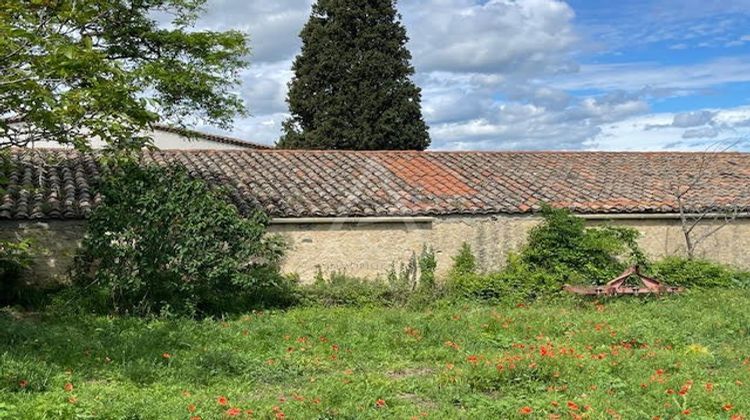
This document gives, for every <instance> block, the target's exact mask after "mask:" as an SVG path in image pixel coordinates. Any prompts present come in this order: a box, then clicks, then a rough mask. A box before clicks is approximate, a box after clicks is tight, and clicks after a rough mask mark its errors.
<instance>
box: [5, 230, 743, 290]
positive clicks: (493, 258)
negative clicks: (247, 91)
mask: <svg viewBox="0 0 750 420" xmlns="http://www.w3.org/2000/svg"><path fill="white" fill-rule="evenodd" d="M538 222H539V218H536V217H528V216H476V217H439V218H435V219H433V220H432V221H431V222H419V223H417V222H398V223H393V222H391V223H372V222H356V223H350V222H349V223H306V224H305V223H293V224H287V223H285V224H273V225H271V227H270V231H271V232H273V233H278V234H280V235H282V236H283V237H284V238H286V240H287V241H288V243H289V246H290V249H289V251H288V252H287V255H286V257H285V260H284V265H283V270H284V271H285V272H289V273H297V274H299V275H300V278H301V279H302V280H303V281H305V282H310V281H312V280H313V279H314V277H315V274H316V273H317V272H318V271H319V270H320V271H322V272H323V273H325V274H328V273H331V272H345V273H347V274H350V275H355V276H361V277H369V278H376V277H384V276H385V275H386V274H387V272H388V270H389V269H390V268H391V266H395V267H396V268H398V266H399V264H401V263H402V262H407V261H408V260H409V258H410V257H411V255H412V252H414V253H416V254H417V255H418V254H419V252H420V251H421V250H422V247H423V245H424V244H428V245H431V246H432V247H433V249H434V250H435V253H436V257H437V263H438V265H437V274H438V277H441V276H445V274H446V273H447V272H448V270H449V269H450V267H451V264H452V257H453V256H455V255H456V254H457V253H458V250H459V248H460V247H461V244H462V243H463V242H467V243H469V244H470V245H471V247H472V250H473V251H474V254H475V255H476V256H477V259H478V261H479V263H480V266H481V267H482V269H484V270H487V271H490V270H496V269H499V268H501V266H502V264H503V263H504V262H505V260H506V257H507V255H508V253H509V252H510V251H512V250H515V249H518V247H519V246H520V245H522V244H523V242H524V241H525V239H526V234H527V232H528V230H529V229H530V228H531V227H533V226H534V225H536V224H537V223H538ZM589 223H590V224H601V223H607V222H604V221H599V220H591V221H589ZM613 223H615V224H618V225H623V226H631V227H634V228H637V229H638V230H640V231H641V232H642V234H643V235H642V237H641V239H640V243H641V246H642V247H643V248H644V250H645V251H646V252H647V253H648V254H649V255H650V256H652V257H657V258H658V257H663V256H665V255H673V254H683V253H684V246H683V240H682V237H681V233H680V224H679V220H676V219H625V220H619V219H618V220H615V221H614V222H613ZM708 228H710V227H709V226H706V227H703V229H708ZM83 232H84V222H82V221H48V222H10V221H5V222H0V238H2V239H17V238H21V237H33V238H35V240H36V243H37V245H38V248H40V249H41V252H40V253H39V255H37V257H36V260H35V264H34V266H33V268H32V270H31V271H30V272H29V274H28V275H27V281H28V282H30V283H35V284H39V285H43V284H44V283H46V282H50V281H52V282H60V281H64V280H65V274H66V272H67V269H68V267H69V264H70V262H71V261H72V256H73V255H74V253H75V249H76V247H77V246H78V245H79V243H80V239H81V238H82V236H83ZM749 247H750V219H739V220H737V221H735V222H734V223H733V224H731V225H728V226H725V227H724V228H722V229H721V230H719V231H718V232H717V233H716V234H715V235H713V236H711V237H710V238H709V239H707V240H706V241H705V242H704V243H703V244H702V246H701V247H700V248H699V250H698V254H699V255H700V256H701V257H705V258H709V259H712V260H715V261H719V262H722V263H727V264H731V265H734V266H737V267H742V268H747V269H750V256H748V253H747V250H748V249H749Z"/></svg>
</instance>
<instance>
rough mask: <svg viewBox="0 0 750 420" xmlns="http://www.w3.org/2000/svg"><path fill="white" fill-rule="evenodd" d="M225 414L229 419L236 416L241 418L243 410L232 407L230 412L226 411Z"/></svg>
mask: <svg viewBox="0 0 750 420" xmlns="http://www.w3.org/2000/svg"><path fill="white" fill-rule="evenodd" d="M224 413H226V415H227V416H229V417H234V416H239V415H240V414H242V410H241V409H239V408H237V407H232V408H230V409H229V410H227V411H225V412H224Z"/></svg>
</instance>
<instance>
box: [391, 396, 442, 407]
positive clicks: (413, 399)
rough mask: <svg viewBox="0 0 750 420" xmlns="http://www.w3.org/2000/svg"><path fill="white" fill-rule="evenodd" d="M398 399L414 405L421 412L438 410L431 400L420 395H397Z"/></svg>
mask: <svg viewBox="0 0 750 420" xmlns="http://www.w3.org/2000/svg"><path fill="white" fill-rule="evenodd" d="M398 397H399V398H400V399H402V400H404V401H407V402H410V403H412V404H414V405H416V406H417V407H419V408H420V409H423V410H436V409H437V408H438V404H437V403H436V402H435V401H432V400H431V399H429V398H425V397H423V396H421V395H417V394H413V393H411V392H405V393H402V394H399V395H398Z"/></svg>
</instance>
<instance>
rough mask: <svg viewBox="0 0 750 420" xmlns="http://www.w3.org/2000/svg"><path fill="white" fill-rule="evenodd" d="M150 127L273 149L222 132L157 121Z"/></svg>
mask: <svg viewBox="0 0 750 420" xmlns="http://www.w3.org/2000/svg"><path fill="white" fill-rule="evenodd" d="M152 128H153V129H154V130H161V131H166V132H169V133H175V134H186V135H188V136H195V137H200V138H202V139H205V140H210V141H216V142H218V143H225V144H232V145H237V146H246V147H248V148H253V147H255V148H258V149H273V146H269V145H267V144H261V143H256V142H253V141H249V140H243V139H240V138H237V137H232V136H227V135H224V134H214V133H207V132H205V131H198V130H195V129H190V128H183V127H174V126H170V125H168V124H162V123H157V124H153V125H152ZM198 150H201V149H198ZM206 150H208V149H206Z"/></svg>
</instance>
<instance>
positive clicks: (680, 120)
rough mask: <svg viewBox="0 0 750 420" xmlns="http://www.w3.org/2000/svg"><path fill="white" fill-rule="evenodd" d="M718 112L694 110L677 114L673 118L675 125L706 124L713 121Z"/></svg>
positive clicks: (673, 124) (693, 125)
mask: <svg viewBox="0 0 750 420" xmlns="http://www.w3.org/2000/svg"><path fill="white" fill-rule="evenodd" d="M715 116H716V112H713V111H707V110H703V111H694V112H683V113H679V114H675V116H674V118H672V126H673V127H695V126H699V125H705V124H708V123H710V122H711V121H713V119H714V117H715Z"/></svg>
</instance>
